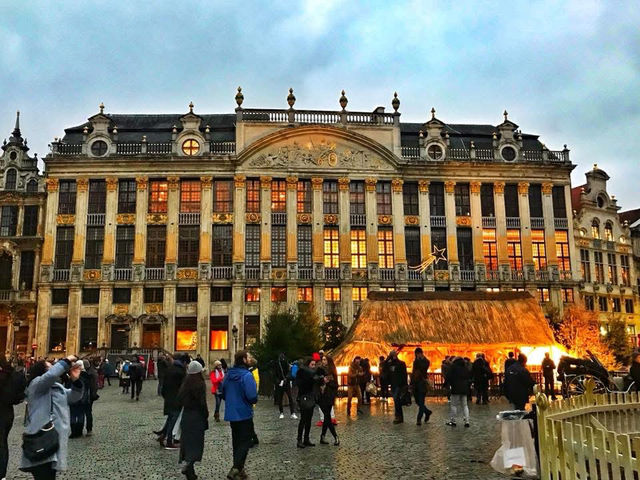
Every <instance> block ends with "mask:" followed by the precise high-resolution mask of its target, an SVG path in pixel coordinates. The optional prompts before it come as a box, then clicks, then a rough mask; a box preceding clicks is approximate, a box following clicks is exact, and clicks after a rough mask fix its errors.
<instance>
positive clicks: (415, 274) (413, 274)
mask: <svg viewBox="0 0 640 480" xmlns="http://www.w3.org/2000/svg"><path fill="white" fill-rule="evenodd" d="M408 276H409V280H422V272H420V271H418V270H409V275H408Z"/></svg>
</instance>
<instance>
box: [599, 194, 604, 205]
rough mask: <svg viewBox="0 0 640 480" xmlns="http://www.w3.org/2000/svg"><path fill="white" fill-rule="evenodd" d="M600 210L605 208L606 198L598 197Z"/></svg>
mask: <svg viewBox="0 0 640 480" xmlns="http://www.w3.org/2000/svg"><path fill="white" fill-rule="evenodd" d="M597 201H598V208H603V207H604V197H603V196H602V195H598V200H597Z"/></svg>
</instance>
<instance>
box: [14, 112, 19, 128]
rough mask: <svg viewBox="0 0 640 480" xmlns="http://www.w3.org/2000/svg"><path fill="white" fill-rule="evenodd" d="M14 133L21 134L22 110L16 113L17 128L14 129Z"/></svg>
mask: <svg viewBox="0 0 640 480" xmlns="http://www.w3.org/2000/svg"><path fill="white" fill-rule="evenodd" d="M14 131H16V132H18V134H19V133H20V110H18V111H17V112H16V128H14Z"/></svg>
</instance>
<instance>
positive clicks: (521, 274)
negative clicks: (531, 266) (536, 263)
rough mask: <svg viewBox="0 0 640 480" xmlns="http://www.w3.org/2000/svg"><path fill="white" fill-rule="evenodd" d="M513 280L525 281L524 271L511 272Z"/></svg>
mask: <svg viewBox="0 0 640 480" xmlns="http://www.w3.org/2000/svg"><path fill="white" fill-rule="evenodd" d="M511 280H515V281H524V270H511Z"/></svg>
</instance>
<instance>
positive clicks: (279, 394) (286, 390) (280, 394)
mask: <svg viewBox="0 0 640 480" xmlns="http://www.w3.org/2000/svg"><path fill="white" fill-rule="evenodd" d="M285 394H286V395H287V399H288V400H289V410H291V414H292V415H293V413H294V412H295V405H294V403H293V397H292V396H291V387H290V386H289V382H287V381H286V380H285V382H284V385H283V386H282V387H281V386H280V385H276V402H277V403H278V408H279V409H280V413H284V409H283V408H282V401H283V400H284V395H285Z"/></svg>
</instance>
